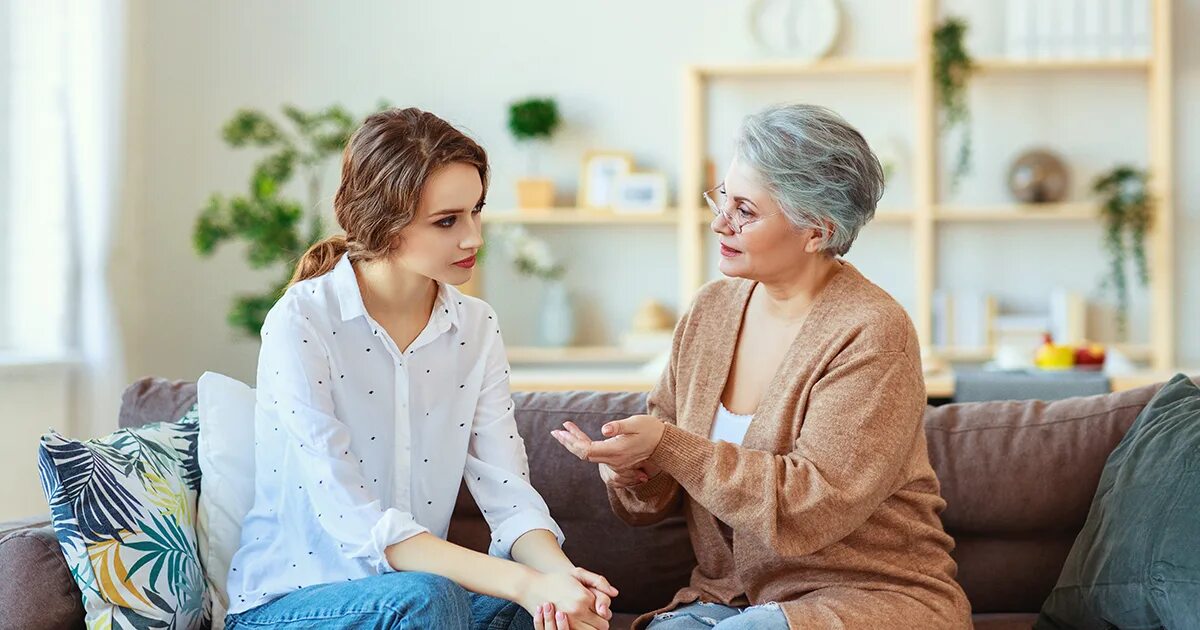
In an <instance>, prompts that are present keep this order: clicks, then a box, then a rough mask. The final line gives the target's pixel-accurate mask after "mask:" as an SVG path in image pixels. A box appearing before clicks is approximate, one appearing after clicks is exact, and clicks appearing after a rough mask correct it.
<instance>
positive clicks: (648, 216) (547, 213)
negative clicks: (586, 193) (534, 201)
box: [485, 208, 679, 225]
mask: <svg viewBox="0 0 1200 630" xmlns="http://www.w3.org/2000/svg"><path fill="white" fill-rule="evenodd" d="M678 215H679V213H678V212H675V211H674V210H671V209H668V210H666V211H664V212H657V213H645V214H632V213H627V214H626V213H619V212H609V211H602V210H588V209H584V208H550V209H546V210H495V211H488V213H487V218H486V219H485V220H486V222H487V223H488V224H489V225H495V224H503V223H509V224H511V223H519V224H525V225H639V224H652V225H653V224H662V225H674V224H676V223H678V222H679V216H678Z"/></svg>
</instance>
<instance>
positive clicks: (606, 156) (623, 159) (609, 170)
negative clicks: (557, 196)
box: [578, 151, 633, 210]
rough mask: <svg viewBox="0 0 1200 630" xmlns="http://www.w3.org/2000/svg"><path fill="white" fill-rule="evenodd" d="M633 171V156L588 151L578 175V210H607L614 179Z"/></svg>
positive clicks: (620, 153)
mask: <svg viewBox="0 0 1200 630" xmlns="http://www.w3.org/2000/svg"><path fill="white" fill-rule="evenodd" d="M632 170H633V155H632V154H630V153H625V152H620V151H588V152H587V153H585V154H584V156H583V164H582V167H581V170H580V174H579V199H578V205H579V207H580V208H584V209H588V210H609V209H611V208H612V192H613V186H614V184H616V179H617V178H618V177H619V176H622V175H627V174H629V173H630V172H631V171H632Z"/></svg>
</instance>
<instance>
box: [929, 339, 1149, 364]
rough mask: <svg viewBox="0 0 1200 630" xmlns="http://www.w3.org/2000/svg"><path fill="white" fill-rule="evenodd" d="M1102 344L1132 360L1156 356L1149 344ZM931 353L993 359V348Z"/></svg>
mask: <svg viewBox="0 0 1200 630" xmlns="http://www.w3.org/2000/svg"><path fill="white" fill-rule="evenodd" d="M1097 343H1099V344H1100V345H1102V346H1105V347H1108V348H1114V349H1116V350H1117V351H1119V352H1120V353H1121V354H1123V355H1125V357H1126V358H1128V359H1129V360H1131V361H1149V360H1150V359H1152V358H1153V356H1154V351H1153V349H1152V348H1151V347H1150V346H1149V345H1148V344H1136V343H1109V342H1104V341H1100V342H1097ZM930 354H931V355H932V356H934V357H936V358H938V359H941V360H943V361H961V362H968V363H984V362H987V361H991V360H992V356H993V354H994V351H993V350H992V348H989V347H983V348H964V347H955V346H942V347H935V348H933V349H932V350H931V351H930Z"/></svg>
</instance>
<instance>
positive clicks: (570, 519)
mask: <svg viewBox="0 0 1200 630" xmlns="http://www.w3.org/2000/svg"><path fill="white" fill-rule="evenodd" d="M513 401H514V403H515V404H516V418H517V428H518V430H519V431H520V433H521V437H522V438H523V439H524V440H525V446H526V449H527V452H528V454H529V470H530V473H529V475H530V481H531V483H532V484H533V487H534V488H536V489H537V490H538V492H540V493H541V495H542V497H543V498H545V500H546V504H547V505H548V506H549V508H550V513H551V514H552V515H553V516H554V519H555V521H557V522H558V524H559V526H560V527H561V528H562V530H563V533H564V534H565V535H566V542H565V543H564V544H563V550H564V551H565V552H566V554H567V556H568V557H569V558H571V560H572V561H574V562H575V563H576V564H577V565H579V566H582V567H584V568H587V569H589V570H592V571H595V572H597V573H599V574H601V575H603V576H605V577H607V578H608V579H609V581H610V582H612V584H613V585H614V586H616V587H617V589H618V590H620V592H621V593H620V595H618V596H617V598H616V599H615V600H614V601H613V606H612V609H613V611H614V612H626V613H641V612H645V611H647V610H652V609H654V608H657V607H659V606H662V605H664V604H666V603H667V602H669V601H670V600H671V597H673V596H674V595H675V592H676V591H677V590H678V589H679V588H681V587H683V586H686V585H687V583H688V577H689V576H690V575H691V570H692V567H694V566H695V564H696V559H695V556H694V555H693V553H692V547H691V541H690V539H689V538H688V532H687V523H686V521H685V520H684V518H683V516H675V517H670V518H668V519H666V520H664V521H662V522H661V523H658V524H656V525H651V526H649V527H640V528H634V527H630V526H628V525H626V524H625V523H624V522H623V521H621V520H620V519H618V518H617V517H616V516H615V515H614V514H613V513H612V509H611V508H610V507H609V504H608V494H607V492H606V490H605V488H604V482H603V481H602V480H601V479H600V474H599V471H598V469H597V467H596V464H591V463H588V462H583V461H580V460H579V459H578V458H576V457H575V456H574V455H572V454H571V453H570V452H568V451H567V450H566V449H565V448H563V447H562V445H561V444H559V443H558V442H557V441H556V440H555V439H554V438H553V437H552V436H551V435H550V431H551V430H552V429H557V428H561V427H562V423H563V422H565V421H567V420H572V421H574V422H575V423H576V424H578V425H579V427H580V428H581V429H583V430H584V431H585V432H587V433H588V434H589V435H591V436H592V437H594V438H597V439H603V438H602V437H601V436H600V426H601V425H603V424H604V423H605V422H608V421H610V420H615V419H619V418H626V417H629V416H631V415H636V414H640V413H645V412H646V395H645V394H632V393H599V392H551V393H547V392H538V393H517V394H514V395H513ZM487 532H488V530H487V524H486V523H485V522H484V521H483V519H482V517H481V516H480V515H479V512H478V508H477V507H476V506H475V504H474V501H473V500H472V499H471V498H470V495H469V494H468V493H466V492H465V491H463V492H460V495H459V503H458V506H457V508H456V510H455V516H454V520H453V522H452V524H451V527H450V536H449V537H450V539H451V540H452V541H454V542H456V543H459V544H463V545H467V546H470V547H472V548H474V549H477V550H480V551H486V549H487V542H488V538H487Z"/></svg>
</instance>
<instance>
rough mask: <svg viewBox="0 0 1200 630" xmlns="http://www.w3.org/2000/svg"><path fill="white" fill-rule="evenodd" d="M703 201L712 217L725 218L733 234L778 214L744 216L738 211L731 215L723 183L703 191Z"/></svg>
mask: <svg viewBox="0 0 1200 630" xmlns="http://www.w3.org/2000/svg"><path fill="white" fill-rule="evenodd" d="M704 200H705V201H707V202H708V208H709V210H712V211H713V214H714V215H716V216H719V217H724V218H725V222H726V223H728V224H729V228H730V229H732V230H733V232H734V233H735V234H741V233H742V230H743V229H745V227H746V226H747V225H750V224H752V223H757V222H759V221H761V220H763V219H765V218H767V217H770V216H775V215H777V214H779V212H772V213H770V214H756V215H754V216H746V215H745V214H743V213H742V212H740V211H738V212H734V213H732V214H731V213H730V212H729V208H728V205H729V196H728V195H727V194H725V182H721V183H720V184H717V185H716V187H715V188H713V189H711V190H706V191H704Z"/></svg>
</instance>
